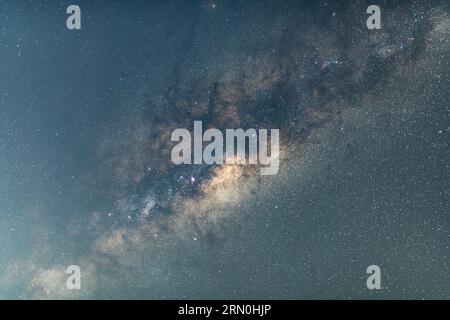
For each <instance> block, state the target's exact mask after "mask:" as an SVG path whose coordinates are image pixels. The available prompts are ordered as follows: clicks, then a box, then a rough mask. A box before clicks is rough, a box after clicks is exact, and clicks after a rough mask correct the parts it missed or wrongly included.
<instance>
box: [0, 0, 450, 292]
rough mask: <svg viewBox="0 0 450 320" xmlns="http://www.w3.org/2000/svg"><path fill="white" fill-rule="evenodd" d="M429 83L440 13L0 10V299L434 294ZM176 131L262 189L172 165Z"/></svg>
mask: <svg viewBox="0 0 450 320" xmlns="http://www.w3.org/2000/svg"><path fill="white" fill-rule="evenodd" d="M71 4H77V5H79V6H80V8H81V23H82V27H81V30H68V29H67V27H66V19H67V17H68V14H66V9H67V7H68V6H69V5H71ZM371 4H377V5H379V6H380V7H381V12H382V15H381V18H382V20H381V21H382V28H381V29H380V30H368V28H367V26H366V20H367V18H368V17H369V15H368V14H367V13H366V9H367V7H368V6H369V5H371ZM449 71H450V3H449V2H448V1H446V0H442V1H425V0H424V1H381V0H380V1H370V2H366V1H337V0H336V1H333V0H329V1H323V0H320V1H300V0H298V1H282V0H272V1H269V0H258V1H256V0H248V1H231V0H230V1H226V0H217V1H212V0H211V1H186V0H169V1H144V0H141V1H138V0H132V1H117V0H98V1H94V0H91V1H87V0H85V1H82V0H77V1H74V2H73V3H72V2H68V1H44V0H41V1H31V0H23V1H9V0H5V1H2V2H1V3H0V298H3V299H66V298H68V299H76V298H85V299H182V298H184V299H313V298H339V299H350V298H351V299H365V298H368V299H382V298H391V299H392V298H401V299H422V298H425V299H430V298H438V299H450V212H449V211H450V201H449V199H450V197H449V193H450V175H449V173H450V171H449V169H450V168H449V165H450V147H449V141H450V77H449ZM195 120H198V121H203V124H204V126H205V127H207V128H217V129H219V130H225V129H228V128H231V129H234V128H243V129H244V130H245V129H248V128H256V129H271V128H273V129H279V130H280V154H279V156H280V168H279V172H278V174H276V175H268V176H263V175H260V173H259V170H256V169H255V167H254V166H245V165H244V166H240V165H233V164H225V165H223V166H222V165H206V164H202V165H178V166H176V165H174V164H173V163H172V162H171V159H170V152H171V150H172V148H173V146H174V145H175V144H174V143H173V142H171V140H170V135H171V132H172V131H173V130H174V129H176V128H187V129H189V130H192V128H193V123H194V121H195ZM373 264H374V265H378V266H379V267H380V268H381V283H382V288H381V289H380V290H369V289H368V288H367V286H366V280H367V277H368V276H369V275H368V274H367V273H366V269H367V267H368V266H369V265H373ZM69 265H78V266H80V268H81V274H82V287H81V290H69V289H67V288H66V279H67V277H68V275H67V274H66V273H65V270H66V268H67V267H68V266H69Z"/></svg>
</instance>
